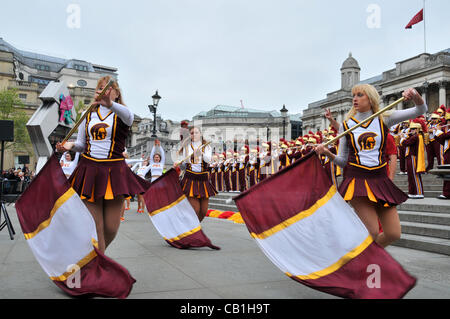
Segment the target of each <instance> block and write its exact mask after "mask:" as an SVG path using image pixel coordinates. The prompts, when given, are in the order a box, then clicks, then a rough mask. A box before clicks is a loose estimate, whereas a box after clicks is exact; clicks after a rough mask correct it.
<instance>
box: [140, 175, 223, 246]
mask: <svg viewBox="0 0 450 319" xmlns="http://www.w3.org/2000/svg"><path fill="white" fill-rule="evenodd" d="M144 200H145V205H146V206H147V210H148V212H149V213H148V214H149V216H150V220H151V221H152V223H153V225H154V226H155V228H156V230H157V231H158V232H159V233H160V235H161V236H162V237H163V238H164V240H165V241H166V242H167V243H169V244H170V245H171V246H173V247H175V248H180V249H184V248H193V247H210V248H212V249H220V247H217V246H214V245H213V244H212V243H211V240H210V239H209V238H208V237H206V235H205V234H204V233H203V230H202V227H201V225H200V221H199V220H198V217H197V214H196V213H195V211H194V209H193V208H192V206H191V204H190V203H189V201H188V199H187V197H186V195H184V193H183V191H182V190H181V185H180V180H179V177H178V173H177V172H176V170H175V169H173V168H172V169H170V170H169V171H167V173H165V174H164V175H162V176H161V177H159V178H158V179H157V180H155V181H154V182H153V183H152V184H151V185H150V187H149V189H148V190H147V191H146V192H145V194H144Z"/></svg>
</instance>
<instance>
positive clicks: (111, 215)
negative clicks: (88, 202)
mask: <svg viewBox="0 0 450 319" xmlns="http://www.w3.org/2000/svg"><path fill="white" fill-rule="evenodd" d="M123 201H124V197H123V196H117V197H115V198H114V199H112V200H105V201H104V202H103V223H104V234H105V249H106V248H107V247H108V246H109V244H111V242H112V241H113V240H114V238H115V237H116V234H117V231H118V230H119V226H120V214H121V213H122V209H123Z"/></svg>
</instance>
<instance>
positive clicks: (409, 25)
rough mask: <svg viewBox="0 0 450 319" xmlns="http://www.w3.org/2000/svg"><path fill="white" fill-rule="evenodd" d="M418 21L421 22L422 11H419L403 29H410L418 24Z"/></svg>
mask: <svg viewBox="0 0 450 319" xmlns="http://www.w3.org/2000/svg"><path fill="white" fill-rule="evenodd" d="M420 21H423V9H422V10H420V11H419V12H418V13H417V14H416V15H415V16H414V17H413V18H412V19H411V21H409V23H408V24H407V25H406V27H405V29H411V28H412V26H413V25H415V24H417V23H419V22H420Z"/></svg>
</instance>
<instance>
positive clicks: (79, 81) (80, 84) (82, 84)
mask: <svg viewBox="0 0 450 319" xmlns="http://www.w3.org/2000/svg"><path fill="white" fill-rule="evenodd" d="M77 84H78V86H86V85H87V82H86V81H85V80H78V81H77Z"/></svg>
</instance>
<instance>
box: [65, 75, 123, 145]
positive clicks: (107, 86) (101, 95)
mask: <svg viewBox="0 0 450 319" xmlns="http://www.w3.org/2000/svg"><path fill="white" fill-rule="evenodd" d="M113 83H114V81H113V80H109V82H108V83H107V84H106V86H105V87H104V88H103V90H102V91H101V92H100V94H99V95H98V96H97V98H96V99H95V101H98V100H100V99H101V98H102V97H103V95H105V93H106V91H107V90H108V89H109V88H110V87H111V85H113ZM95 101H94V102H95ZM94 102H92V103H91V105H90V106H89V108H88V109H87V111H86V112H84V114H83V115H82V116H81V117H80V119H79V120H78V122H77V123H75V125H74V127H73V128H72V129H71V130H70V132H69V133H68V134H67V135H66V137H65V138H64V139H63V140H62V142H61V144H62V145H64V143H65V142H67V140H68V139H69V138H70V137H71V136H72V135H73V133H75V131H76V130H77V128H78V126H80V124H81V122H83V120H84V119H85V118H86V116H87V115H88V114H89V113H91V112H92V110H93V109H94V106H95V105H94Z"/></svg>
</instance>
